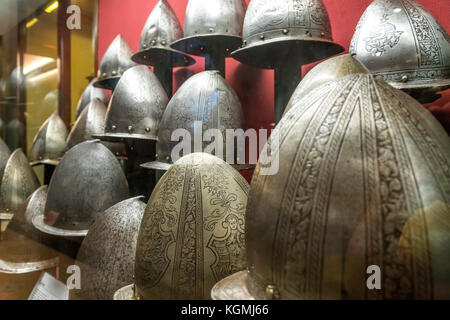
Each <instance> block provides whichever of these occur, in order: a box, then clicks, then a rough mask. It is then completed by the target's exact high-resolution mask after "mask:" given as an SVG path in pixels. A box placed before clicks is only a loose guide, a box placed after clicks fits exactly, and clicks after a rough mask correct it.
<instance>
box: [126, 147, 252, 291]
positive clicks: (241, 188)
mask: <svg viewBox="0 0 450 320" xmlns="http://www.w3.org/2000/svg"><path fill="white" fill-rule="evenodd" d="M248 189H249V186H248V183H247V181H245V179H244V178H243V177H242V176H241V175H240V174H239V172H238V171H236V170H235V169H233V168H232V167H231V166H230V165H228V164H227V163H225V162H224V161H222V160H221V159H219V158H217V157H214V156H211V155H209V154H205V153H193V154H190V155H187V156H185V157H183V158H181V159H179V160H178V161H177V162H176V163H175V164H174V165H173V166H172V167H171V168H170V169H169V170H168V171H167V172H166V173H165V174H164V175H163V177H162V178H161V179H160V180H159V182H158V184H157V185H156V188H155V190H154V191H153V194H152V196H151V198H150V200H149V202H148V205H147V208H146V210H145V213H144V217H143V218H142V223H141V226H140V230H139V236H138V241H137V247H136V262H135V282H134V284H135V285H134V288H133V287H128V288H127V289H128V291H131V290H133V289H134V291H135V294H134V298H136V299H138V300H140V299H175V300H180V299H199V300H202V299H210V291H211V287H212V286H213V284H214V283H215V282H217V281H218V280H220V279H223V278H224V277H226V276H228V275H230V274H232V273H233V272H236V271H240V270H243V269H245V266H246V263H245V247H244V244H245V240H244V230H245V208H246V205H247V195H248ZM128 296H131V297H133V294H131V295H128Z"/></svg>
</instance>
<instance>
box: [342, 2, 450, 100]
mask: <svg viewBox="0 0 450 320" xmlns="http://www.w3.org/2000/svg"><path fill="white" fill-rule="evenodd" d="M350 52H351V53H353V54H355V57H356V58H357V59H358V60H359V61H361V62H362V63H363V64H365V65H366V66H367V68H368V69H369V70H370V71H372V72H373V73H374V74H375V75H377V76H381V77H382V78H383V79H384V80H386V81H387V82H388V83H389V84H390V85H392V86H394V87H396V88H399V89H405V90H414V89H415V90H420V89H425V90H426V89H434V91H436V92H437V91H440V90H442V89H444V88H446V87H449V86H450V37H449V35H448V34H447V32H446V31H445V30H444V28H443V27H442V26H440V25H439V23H438V22H437V21H436V20H435V19H434V17H433V16H432V15H431V14H430V13H429V12H427V11H426V9H424V8H423V7H422V6H421V5H419V4H418V3H417V2H416V1H414V0H375V1H373V2H372V4H371V5H370V6H369V7H368V8H367V10H366V11H365V13H364V14H363V16H362V18H361V20H360V21H359V24H358V26H357V28H356V31H355V34H354V36H353V40H352V43H351V46H350Z"/></svg>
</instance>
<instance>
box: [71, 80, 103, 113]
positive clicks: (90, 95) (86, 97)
mask: <svg viewBox="0 0 450 320" xmlns="http://www.w3.org/2000/svg"><path fill="white" fill-rule="evenodd" d="M95 81H97V78H95V79H93V80H92V81H91V82H90V83H89V85H88V86H87V87H86V89H84V91H83V94H82V95H81V97H80V100H78V105H77V113H76V117H75V119H78V118H79V117H80V115H81V113H82V112H83V110H84V108H86V106H87V105H88V104H89V103H90V102H91V101H92V100H94V99H95V98H98V99H100V100H101V101H102V102H103V103H104V104H105V105H108V103H109V98H110V96H109V93H108V91H107V90H104V89H100V88H96V87H94V85H93V84H94V82H95Z"/></svg>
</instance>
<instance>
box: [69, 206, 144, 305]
mask: <svg viewBox="0 0 450 320" xmlns="http://www.w3.org/2000/svg"><path fill="white" fill-rule="evenodd" d="M141 198H142V197H137V198H132V199H128V200H125V201H122V202H120V203H118V204H116V205H114V206H113V207H111V208H109V209H108V210H106V211H105V212H104V213H103V214H102V215H101V216H100V217H99V218H98V219H96V220H95V222H94V223H93V224H92V226H91V228H90V229H89V232H88V234H87V236H86V238H84V240H83V242H82V243H81V247H80V250H79V251H78V255H77V264H78V265H79V266H80V269H81V283H82V286H81V289H80V290H74V291H73V292H71V294H73V296H71V298H75V299H78V298H81V299H89V300H111V299H112V298H113V296H114V292H115V291H116V290H118V289H120V288H121V287H123V286H124V285H127V284H129V283H131V282H133V275H134V258H135V254H136V242H137V237H138V232H139V226H140V224H141V220H142V216H143V215H144V211H145V206H146V204H145V203H144V202H142V200H141Z"/></svg>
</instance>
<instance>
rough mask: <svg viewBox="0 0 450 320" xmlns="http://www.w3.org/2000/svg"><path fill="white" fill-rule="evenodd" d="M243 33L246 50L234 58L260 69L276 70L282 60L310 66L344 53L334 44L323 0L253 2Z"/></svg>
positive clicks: (340, 47) (242, 50)
mask: <svg viewBox="0 0 450 320" xmlns="http://www.w3.org/2000/svg"><path fill="white" fill-rule="evenodd" d="M243 34H244V35H243V37H244V43H243V46H242V49H239V50H237V51H235V52H233V54H232V56H233V58H235V59H237V60H239V61H240V62H243V63H245V64H248V65H251V66H255V67H258V68H266V69H273V68H274V67H275V66H276V63H277V62H280V59H283V60H284V59H289V60H290V61H292V63H293V62H294V60H293V59H297V60H295V62H296V64H298V65H302V64H308V63H311V62H314V61H318V60H322V59H325V58H328V57H330V56H332V55H335V54H337V53H340V52H343V51H344V48H343V47H342V46H340V45H338V44H336V43H334V42H333V38H332V32H331V24H330V19H329V17H328V13H327V10H326V8H325V6H324V4H323V2H322V0H277V1H272V0H252V1H251V2H250V4H249V6H248V9H247V13H246V15H245V20H244V28H243ZM292 52H296V54H295V56H294V55H293V54H292ZM283 53H286V54H289V57H286V55H285V54H283Z"/></svg>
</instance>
